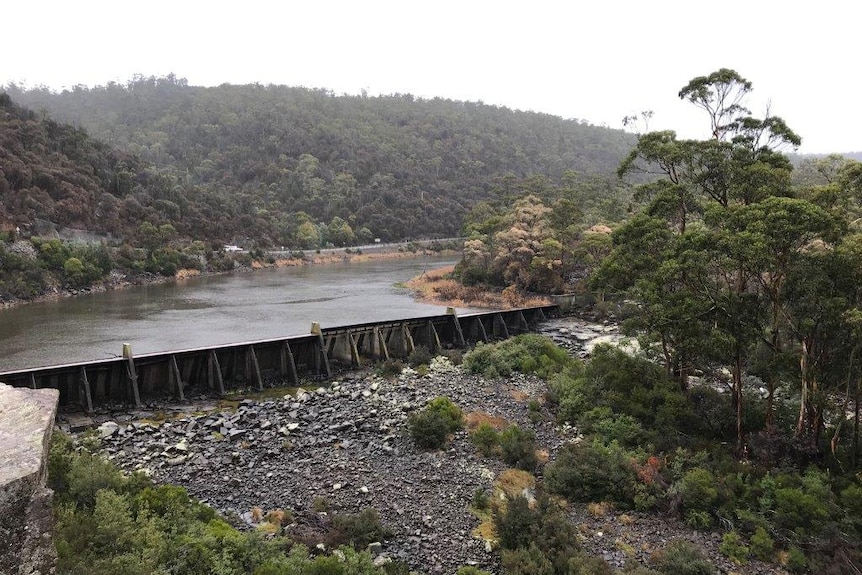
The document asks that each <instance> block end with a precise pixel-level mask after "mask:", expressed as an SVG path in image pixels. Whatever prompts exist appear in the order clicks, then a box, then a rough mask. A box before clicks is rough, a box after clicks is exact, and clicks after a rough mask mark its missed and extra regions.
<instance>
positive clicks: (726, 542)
mask: <svg viewBox="0 0 862 575" xmlns="http://www.w3.org/2000/svg"><path fill="white" fill-rule="evenodd" d="M718 550H719V551H720V552H721V554H722V555H724V556H725V557H727V558H728V559H730V560H731V561H733V562H734V563H736V564H737V565H744V564H745V563H748V552H749V549H748V547H747V546H746V545H745V544H744V543H743V542H742V538H741V537H740V536H739V533H737V532H736V531H728V532H727V533H725V534H724V535H723V536H722V538H721V545H719V547H718Z"/></svg>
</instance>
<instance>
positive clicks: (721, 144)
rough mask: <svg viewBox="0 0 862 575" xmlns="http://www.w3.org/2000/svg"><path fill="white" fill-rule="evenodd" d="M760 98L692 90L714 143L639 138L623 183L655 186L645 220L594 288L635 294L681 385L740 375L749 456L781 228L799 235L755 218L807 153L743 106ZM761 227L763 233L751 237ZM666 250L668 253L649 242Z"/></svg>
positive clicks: (634, 223)
mask: <svg viewBox="0 0 862 575" xmlns="http://www.w3.org/2000/svg"><path fill="white" fill-rule="evenodd" d="M751 89H752V84H751V82H749V81H748V80H746V79H745V78H743V77H742V76H740V75H739V74H738V73H737V72H735V71H734V70H729V69H721V70H718V71H716V72H714V73H712V74H710V75H708V76H700V77H697V78H694V79H692V80H691V81H690V82H689V83H688V84H686V85H685V86H684V87H683V88H682V89H681V90H680V92H679V97H680V98H681V99H684V100H687V101H689V102H691V103H692V104H694V105H695V106H697V107H699V108H701V109H703V110H704V111H705V112H706V113H707V117H708V121H709V129H710V134H711V137H710V138H708V139H705V140H692V139H679V138H677V135H676V133H675V132H673V131H659V132H649V133H645V134H641V135H639V136H638V140H637V144H636V145H635V147H634V149H633V150H632V151H631V153H630V154H629V155H628V156H627V157H626V158H625V160H624V161H623V162H622V164H621V165H620V167H619V170H618V174H619V175H620V176H621V177H627V176H630V175H633V174H644V175H646V176H647V177H649V178H651V179H650V180H649V181H648V182H647V183H645V184H642V185H641V186H640V187H639V190H638V193H639V196H640V197H641V198H642V199H645V200H647V201H648V203H647V205H646V206H645V209H644V212H645V213H644V216H641V217H638V218H633V219H632V220H631V221H630V222H628V223H627V224H625V225H624V226H623V227H622V228H621V229H620V230H619V231H618V232H617V233H616V234H615V235H614V246H615V249H614V251H613V252H612V253H611V255H610V256H609V257H608V258H607V260H606V264H605V265H603V266H602V269H601V270H599V272H598V273H597V274H596V276H595V278H594V281H595V285H598V286H603V287H605V288H607V287H613V288H617V289H623V290H626V291H627V292H628V293H629V295H631V296H632V297H633V298H634V299H635V300H636V301H638V303H639V306H640V313H639V314H638V316H639V319H638V320H637V321H636V322H632V323H631V324H630V325H632V326H633V327H636V328H639V329H640V330H642V332H643V334H644V335H645V336H647V338H649V337H651V338H652V339H653V341H656V342H658V344H659V346H660V349H661V353H662V355H663V356H664V360H665V365H666V367H667V368H668V370H673V371H674V372H675V373H676V374H677V375H678V376H679V378H680V383H681V385H683V386H685V384H686V378H687V375H688V373H689V372H690V368H691V367H692V366H693V365H695V364H696V363H698V362H700V363H703V362H710V361H714V362H717V363H720V364H722V365H727V366H730V368H731V369H730V371H731V374H732V376H731V379H732V381H731V384H730V387H731V390H732V397H733V403H734V406H735V408H736V409H735V411H736V420H737V421H736V423H737V426H736V427H737V441H738V447H740V448H741V447H742V441H743V429H742V420H743V397H744V395H743V374H744V372H745V369H746V367H747V364H748V361H749V359H750V358H749V355H750V351H751V349H752V348H753V347H754V344H755V343H756V342H757V341H758V339H759V338H760V337H762V333H763V331H764V325H765V324H766V323H767V314H764V313H762V310H761V306H760V305H759V301H758V298H759V297H760V295H761V291H760V288H761V285H762V276H763V273H764V271H765V269H766V267H768V265H767V263H766V261H765V260H767V259H768V258H769V257H770V256H769V254H768V250H769V249H772V248H773V247H775V246H777V245H778V244H779V243H780V242H778V241H777V239H776V237H779V236H781V234H782V229H781V226H782V225H789V223H788V222H783V221H782V220H781V218H779V219H778V220H776V222H774V223H775V224H776V225H777V226H778V227H777V228H776V229H774V230H770V229H769V227H770V226H771V225H773V222H772V221H771V220H770V215H769V214H766V213H764V212H763V211H762V210H761V212H760V213H758V211H757V210H756V209H754V208H751V209H750V211H746V208H748V207H750V206H755V205H757V204H758V203H759V202H764V201H767V200H768V199H769V198H773V197H776V196H788V195H790V194H791V191H792V187H791V173H792V165H791V164H790V162H789V160H788V159H787V158H786V156H784V154H783V153H782V150H783V149H784V148H788V147H794V146H798V145H799V144H800V143H801V139H800V138H799V136H798V135H796V134H795V133H794V132H793V131H792V130H790V128H789V127H788V126H787V124H786V123H785V122H784V121H783V120H782V119H781V118H779V117H776V116H772V115H770V114H769V113H767V115H766V117H764V118H756V117H754V116H752V115H751V112H750V111H749V110H748V109H747V108H746V107H745V105H744V103H745V97H746V96H747V95H748V94H749V93H750V91H751ZM767 206H771V207H772V208H774V209H775V210H777V209H778V207H777V206H772V205H771V204H767ZM795 207H796V208H799V209H800V210H802V207H801V206H795ZM760 217H763V218H765V220H764V221H763V222H762V223H760V224H758V225H760V226H765V228H764V229H755V228H756V227H755V228H753V227H752V225H749V224H750V222H749V220H752V219H753V220H756V221H759V220H758V218H760ZM644 218H647V219H644ZM791 219H792V218H791ZM796 223H797V224H800V225H802V224H801V223H800V222H796ZM811 226H812V228H814V229H815V231H817V229H819V228H818V227H817V225H816V223H814V222H812V224H811ZM802 228H803V229H800V230H797V232H798V233H796V235H795V236H794V235H793V234H792V233H791V232H789V231H787V233H788V234H790V236H792V237H788V239H787V241H786V244H787V245H786V246H783V249H785V250H792V249H793V248H794V247H796V248H797V249H798V243H799V242H800V241H802V239H803V238H807V237H808V235H809V233H808V232H809V230H808V229H807V228H805V227H804V226H802ZM774 236H775V237H774ZM770 238H772V240H774V241H772V243H770V241H769V240H770ZM658 239H660V242H659V243H660V245H661V248H660V249H656V246H657V242H656V241H651V240H658ZM794 239H795V241H794ZM753 240H757V241H756V243H755V244H754V245H752V244H751V242H752V241H753ZM782 273H784V272H780V273H779V272H776V274H777V276H779V277H780V276H781V274H782ZM768 275H769V274H767V276H768ZM779 285H780V284H779ZM773 287H775V286H773ZM776 302H778V300H776ZM776 305H779V304H778V303H776Z"/></svg>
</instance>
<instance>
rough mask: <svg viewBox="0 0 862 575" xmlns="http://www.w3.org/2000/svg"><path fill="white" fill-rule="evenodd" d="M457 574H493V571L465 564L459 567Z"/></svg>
mask: <svg viewBox="0 0 862 575" xmlns="http://www.w3.org/2000/svg"><path fill="white" fill-rule="evenodd" d="M455 575H491V572H490V571H485V570H484V569H479V568H478V567H474V566H472V565H465V566H464V567H459V568H458V571H456V572H455Z"/></svg>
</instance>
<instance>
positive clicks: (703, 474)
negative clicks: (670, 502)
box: [677, 468, 718, 511]
mask: <svg viewBox="0 0 862 575" xmlns="http://www.w3.org/2000/svg"><path fill="white" fill-rule="evenodd" d="M677 492H678V493H679V495H680V497H681V498H682V504H683V506H684V508H685V509H686V510H691V511H709V510H711V509H712V508H713V507H714V506H715V503H716V501H717V500H718V489H717V488H716V479H715V475H713V474H712V473H711V472H710V471H709V470H707V469H702V468H696V469H692V470H691V471H689V472H688V473H686V474H685V476H683V478H682V480H681V481H680V482H679V483H678V485H677Z"/></svg>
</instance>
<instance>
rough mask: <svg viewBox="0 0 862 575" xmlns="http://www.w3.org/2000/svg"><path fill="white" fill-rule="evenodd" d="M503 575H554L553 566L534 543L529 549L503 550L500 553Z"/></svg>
mask: <svg viewBox="0 0 862 575" xmlns="http://www.w3.org/2000/svg"><path fill="white" fill-rule="evenodd" d="M501 559H502V564H503V573H504V574H505V575H554V574H555V571H554V565H553V563H551V561H550V560H549V559H548V558H547V557H546V556H545V554H544V553H542V550H541V549H539V548H538V547H537V546H536V544H535V543H532V544H530V546H529V547H520V548H517V549H504V550H503V553H502V557H501Z"/></svg>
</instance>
